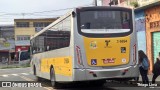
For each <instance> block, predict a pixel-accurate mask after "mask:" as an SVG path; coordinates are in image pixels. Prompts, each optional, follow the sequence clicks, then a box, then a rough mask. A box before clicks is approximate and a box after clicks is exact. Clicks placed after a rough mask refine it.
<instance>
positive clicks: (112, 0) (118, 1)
mask: <svg viewBox="0 0 160 90" xmlns="http://www.w3.org/2000/svg"><path fill="white" fill-rule="evenodd" d="M136 2H137V0H102V5H103V6H107V5H110V4H111V5H119V6H132V4H134V5H135V4H136Z"/></svg>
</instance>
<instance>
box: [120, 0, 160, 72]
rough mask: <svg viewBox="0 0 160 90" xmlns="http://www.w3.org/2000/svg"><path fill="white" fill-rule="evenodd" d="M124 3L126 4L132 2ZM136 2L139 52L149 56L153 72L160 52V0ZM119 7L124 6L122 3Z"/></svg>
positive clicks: (138, 0)
mask: <svg viewBox="0 0 160 90" xmlns="http://www.w3.org/2000/svg"><path fill="white" fill-rule="evenodd" d="M123 1H124V2H123V3H126V2H128V1H131V0H123ZM134 2H137V3H138V5H139V6H138V7H137V8H135V24H136V30H137V39H138V50H143V51H144V52H145V53H146V54H147V56H148V58H149V61H150V71H152V69H153V65H154V63H155V62H156V58H157V57H158V54H159V52H160V38H159V37H160V14H159V10H160V0H136V1H134ZM128 3H129V2H128ZM118 5H121V6H123V4H121V2H120V3H119V4H118ZM128 5H129V4H128ZM124 6H125V5H124Z"/></svg>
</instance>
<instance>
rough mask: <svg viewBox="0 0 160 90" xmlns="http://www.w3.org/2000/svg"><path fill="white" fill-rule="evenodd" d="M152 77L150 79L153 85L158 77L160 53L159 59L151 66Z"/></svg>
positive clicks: (159, 73)
mask: <svg viewBox="0 0 160 90" xmlns="http://www.w3.org/2000/svg"><path fill="white" fill-rule="evenodd" d="M152 72H153V77H152V83H153V84H154V83H155V80H156V78H157V77H158V76H159V75H160V52H159V57H158V58H157V61H156V63H155V64H154V66H153V71H152Z"/></svg>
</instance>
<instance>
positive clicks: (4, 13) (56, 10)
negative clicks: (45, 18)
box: [0, 4, 91, 16]
mask: <svg viewBox="0 0 160 90" xmlns="http://www.w3.org/2000/svg"><path fill="white" fill-rule="evenodd" d="M83 6H91V4H89V5H83ZM79 7H80V6H79ZM73 8H76V7H71V8H63V9H55V10H49V11H41V12H32V13H6V12H0V13H3V14H1V15H0V16H5V15H13V16H14V15H33V14H37V13H50V12H58V11H65V10H69V9H73Z"/></svg>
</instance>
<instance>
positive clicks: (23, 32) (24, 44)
mask: <svg viewBox="0 0 160 90" xmlns="http://www.w3.org/2000/svg"><path fill="white" fill-rule="evenodd" d="M56 19H57V18H48V19H46V18H44V19H15V20H14V31H15V36H14V37H15V52H16V58H17V57H18V55H17V54H18V52H20V51H26V50H28V49H29V46H30V37H31V36H33V35H34V34H36V33H37V32H39V31H41V30H42V29H43V28H44V27H46V26H48V25H49V24H51V23H52V22H54V21H55V20H56Z"/></svg>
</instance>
